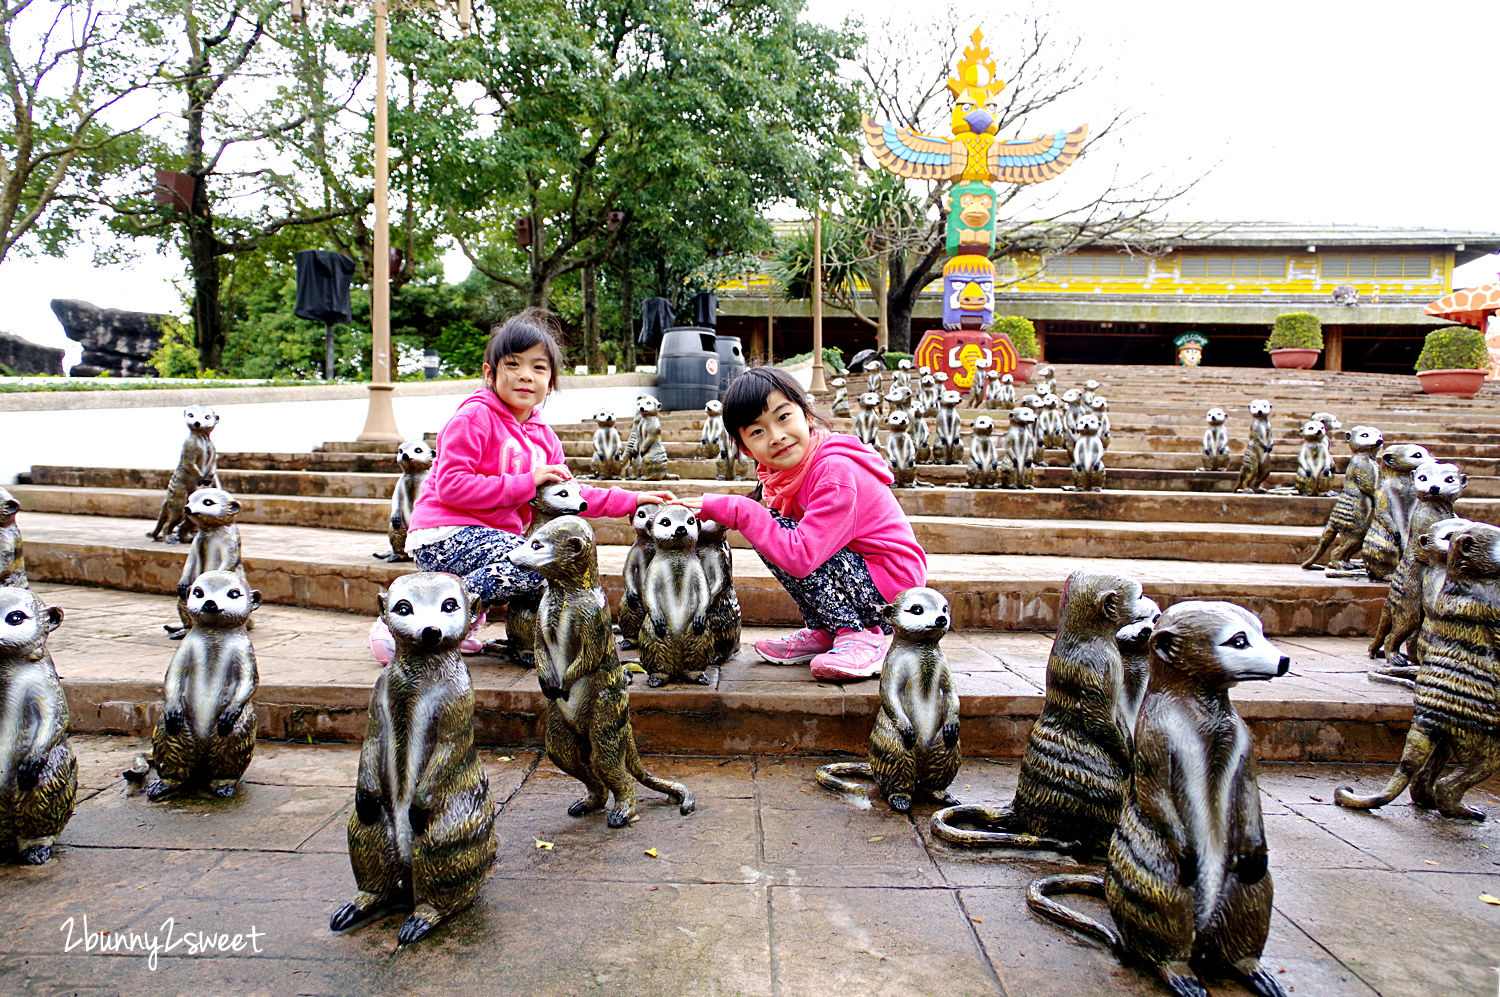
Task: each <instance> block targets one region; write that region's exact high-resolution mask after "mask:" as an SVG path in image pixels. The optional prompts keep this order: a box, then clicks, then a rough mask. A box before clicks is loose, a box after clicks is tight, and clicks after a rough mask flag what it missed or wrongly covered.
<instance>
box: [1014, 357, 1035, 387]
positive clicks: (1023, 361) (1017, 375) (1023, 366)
mask: <svg viewBox="0 0 1500 997" xmlns="http://www.w3.org/2000/svg"><path fill="white" fill-rule="evenodd" d="M1034 370H1036V358H1035V357H1017V358H1016V369H1015V370H1013V371H1011V372H1010V377H1011V380H1012V381H1014V382H1015V383H1017V384H1025V383H1026V382H1027V381H1029V380H1031V372H1032V371H1034Z"/></svg>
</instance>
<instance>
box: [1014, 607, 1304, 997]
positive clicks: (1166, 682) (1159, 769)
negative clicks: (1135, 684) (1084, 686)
mask: <svg viewBox="0 0 1500 997" xmlns="http://www.w3.org/2000/svg"><path fill="white" fill-rule="evenodd" d="M1149 644H1150V657H1151V665H1150V667H1151V682H1150V686H1149V688H1148V690H1147V692H1146V698H1145V701H1144V702H1143V703H1142V704H1141V710H1140V716H1139V719H1138V720H1137V723H1136V729H1135V777H1134V779H1133V780H1132V782H1131V785H1130V792H1129V794H1128V796H1127V799H1126V802H1125V806H1124V808H1123V810H1122V811H1121V813H1120V824H1119V828H1118V830H1116V831H1115V833H1114V835H1113V837H1112V838H1111V840H1110V845H1109V859H1108V863H1107V864H1106V866H1105V870H1104V875H1103V876H1102V877H1100V876H1080V875H1061V876H1045V877H1043V878H1041V879H1038V880H1035V881H1034V882H1033V883H1032V884H1031V885H1030V886H1029V887H1027V890H1026V902H1027V904H1028V905H1029V906H1030V907H1031V909H1032V910H1033V911H1035V912H1036V913H1037V914H1039V915H1040V916H1042V917H1043V918H1045V919H1047V920H1049V921H1053V922H1055V923H1057V924H1059V925H1062V926H1064V927H1067V928H1071V929H1073V930H1075V931H1079V932H1081V933H1083V934H1085V935H1089V936H1091V937H1093V938H1096V939H1099V940H1101V941H1104V942H1105V943H1107V944H1108V945H1109V946H1110V947H1111V948H1112V949H1113V950H1114V951H1115V953H1116V954H1117V955H1118V956H1120V957H1122V958H1124V957H1127V956H1130V957H1134V958H1137V959H1140V960H1142V961H1144V962H1146V963H1147V964H1149V965H1150V966H1151V967H1152V968H1153V969H1155V970H1156V972H1157V974H1158V975H1159V976H1160V977H1161V979H1162V981H1163V982H1164V983H1166V985H1167V987H1168V988H1169V989H1170V990H1171V991H1172V992H1173V993H1175V994H1178V995H1181V997H1207V994H1208V990H1207V989H1206V988H1205V987H1204V985H1203V981H1202V980H1201V979H1199V978H1198V976H1197V975H1196V974H1195V972H1194V970H1193V968H1192V966H1193V965H1194V964H1196V965H1201V966H1204V967H1205V968H1210V969H1222V970H1227V971H1228V972H1230V973H1232V974H1234V975H1235V976H1237V977H1238V978H1239V979H1240V981H1241V982H1243V983H1244V985H1245V986H1246V988H1248V989H1249V990H1250V991H1251V992H1252V993H1256V994H1260V995H1262V997H1285V995H1284V993H1283V991H1282V988H1281V984H1280V983H1278V982H1277V981H1276V978H1275V976H1273V975H1272V974H1271V971H1270V970H1268V969H1266V968H1265V967H1263V966H1262V965H1261V964H1260V956H1261V953H1262V952H1263V951H1264V950H1265V945H1266V937H1267V935H1268V934H1269V933H1270V926H1271V901H1272V885H1271V874H1270V870H1269V864H1268V861H1267V857H1268V855H1267V849H1266V835H1265V826H1264V821H1263V820H1262V819H1261V813H1260V787H1259V785H1258V784H1257V782H1256V778H1255V754H1254V750H1253V746H1252V744H1251V740H1250V731H1249V728H1247V727H1246V726H1245V721H1244V720H1243V719H1241V718H1240V715H1239V713H1238V712H1236V711H1235V708H1234V704H1233V703H1231V702H1230V700H1229V689H1230V687H1231V686H1233V685H1235V684H1237V683H1239V682H1246V681H1263V680H1267V679H1271V678H1274V677H1276V676H1278V675H1284V674H1286V670H1287V668H1288V667H1289V665H1290V664H1291V662H1290V660H1289V659H1288V658H1286V657H1284V656H1282V654H1281V653H1280V652H1279V651H1278V650H1277V649H1276V647H1275V646H1273V645H1272V644H1271V642H1270V641H1268V640H1266V638H1265V636H1264V634H1263V633H1262V631H1261V625H1260V621H1259V620H1258V619H1256V618H1255V615H1254V614H1252V613H1250V612H1248V611H1246V610H1244V609H1241V608H1240V607H1239V606H1236V605H1233V604H1232V603H1227V602H1181V603H1178V604H1177V605H1175V606H1173V607H1172V608H1170V609H1168V610H1167V611H1166V612H1165V613H1163V614H1162V616H1161V619H1160V620H1159V621H1158V622H1157V625H1156V628H1155V630H1154V631H1153V632H1152V634H1151V637H1150V640H1149ZM1059 893H1079V894H1086V895H1089V896H1094V897H1099V898H1102V899H1103V900H1104V901H1105V903H1107V904H1108V905H1109V912H1110V915H1111V917H1112V919H1113V921H1114V925H1113V926H1110V925H1106V924H1103V923H1101V922H1099V921H1096V920H1094V919H1093V918H1090V917H1086V916H1085V915H1083V914H1081V913H1079V912H1077V911H1074V910H1072V909H1070V908H1068V907H1066V906H1064V905H1063V904H1062V903H1060V902H1058V901H1057V900H1054V899H1052V898H1053V896H1054V895H1056V894H1059Z"/></svg>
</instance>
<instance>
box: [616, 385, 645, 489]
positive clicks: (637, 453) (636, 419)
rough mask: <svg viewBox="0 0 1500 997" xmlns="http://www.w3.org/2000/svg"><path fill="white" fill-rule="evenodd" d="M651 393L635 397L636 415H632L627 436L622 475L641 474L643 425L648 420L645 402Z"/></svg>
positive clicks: (631, 477)
mask: <svg viewBox="0 0 1500 997" xmlns="http://www.w3.org/2000/svg"><path fill="white" fill-rule="evenodd" d="M650 398H651V396H650V395H638V396H636V399H635V415H633V416H631V417H630V434H629V435H628V436H626V437H625V450H624V454H623V457H624V460H625V468H624V470H623V471H622V472H621V477H623V478H628V479H634V478H639V477H640V476H641V468H640V462H641V461H640V459H641V427H642V425H643V424H644V423H645V421H646V411H645V408H644V406H643V405H642V403H643V402H645V401H647V400H648V399H650Z"/></svg>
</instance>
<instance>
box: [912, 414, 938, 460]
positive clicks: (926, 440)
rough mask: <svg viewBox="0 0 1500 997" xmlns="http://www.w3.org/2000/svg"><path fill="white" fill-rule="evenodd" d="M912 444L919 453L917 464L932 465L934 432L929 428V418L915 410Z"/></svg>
mask: <svg viewBox="0 0 1500 997" xmlns="http://www.w3.org/2000/svg"><path fill="white" fill-rule="evenodd" d="M910 425H911V443H912V446H913V447H914V448H915V449H916V452H917V463H919V464H931V463H932V462H933V453H932V432H931V431H930V430H929V429H928V427H927V417H926V416H925V415H924V414H922V413H921V412H918V411H916V410H915V409H913V410H912V411H911V424H910Z"/></svg>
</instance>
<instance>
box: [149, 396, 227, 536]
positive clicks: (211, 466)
mask: <svg viewBox="0 0 1500 997" xmlns="http://www.w3.org/2000/svg"><path fill="white" fill-rule="evenodd" d="M182 418H183V421H184V422H186V423H187V428H188V435H187V439H186V440H183V442H182V455H181V456H180V457H178V459H177V469H176V470H175V471H173V472H172V477H171V479H170V480H168V482H167V497H166V499H165V500H164V501H163V502H162V504H161V515H159V516H157V517H156V526H155V527H154V528H152V529H151V531H150V532H148V533H147V534H146V536H148V537H150V538H151V539H152V540H161V539H163V536H164V535H165V539H166V541H167V543H169V544H172V543H181V542H183V541H186V540H187V538H188V537H189V536H190V535H191V534H192V529H193V525H192V523H190V522H188V520H187V518H186V515H185V513H184V510H185V509H186V507H187V499H188V495H189V494H190V493H192V492H193V491H194V490H195V489H198V488H218V487H219V456H218V451H217V450H216V449H215V448H214V442H213V440H212V439H210V438H209V437H210V435H211V434H212V433H213V431H214V427H215V426H217V425H218V424H219V414H218V413H217V412H215V411H214V410H213V409H211V408H199V407H197V406H189V407H188V408H185V409H183V410H182Z"/></svg>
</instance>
